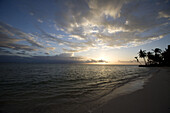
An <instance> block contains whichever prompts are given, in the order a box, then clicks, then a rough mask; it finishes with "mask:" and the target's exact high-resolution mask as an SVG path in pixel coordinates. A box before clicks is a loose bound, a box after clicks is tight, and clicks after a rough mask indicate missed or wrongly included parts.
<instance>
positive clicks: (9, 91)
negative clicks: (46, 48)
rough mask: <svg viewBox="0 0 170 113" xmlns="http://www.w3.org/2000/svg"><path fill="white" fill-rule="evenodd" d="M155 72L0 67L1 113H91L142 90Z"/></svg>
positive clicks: (85, 66) (112, 68)
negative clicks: (117, 98)
mask: <svg viewBox="0 0 170 113" xmlns="http://www.w3.org/2000/svg"><path fill="white" fill-rule="evenodd" d="M151 71H153V70H150V69H149V68H146V67H138V66H127V65H88V64H0V113H1V112H2V113H91V112H92V111H93V110H94V109H96V108H98V107H100V106H101V105H103V104H104V103H106V102H107V101H109V100H110V99H112V98H113V97H114V96H116V95H121V93H125V92H128V91H130V90H133V88H135V90H136V89H139V88H140V87H141V85H143V82H141V81H144V79H146V78H147V77H149V75H150V73H151ZM135 81H138V82H135ZM139 81H140V82H139ZM140 83H142V84H140ZM126 84H131V85H129V87H124V86H125V85H126ZM121 87H124V89H123V88H122V89H121V91H120V90H119V92H116V91H118V89H119V88H121Z"/></svg>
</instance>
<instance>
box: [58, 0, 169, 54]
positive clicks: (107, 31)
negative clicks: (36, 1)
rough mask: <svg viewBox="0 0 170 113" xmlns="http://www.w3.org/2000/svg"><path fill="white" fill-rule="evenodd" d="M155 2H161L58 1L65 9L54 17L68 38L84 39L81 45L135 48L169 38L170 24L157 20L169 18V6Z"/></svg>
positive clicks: (163, 20) (118, 0) (157, 0)
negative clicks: (163, 37)
mask: <svg viewBox="0 0 170 113" xmlns="http://www.w3.org/2000/svg"><path fill="white" fill-rule="evenodd" d="M157 2H160V1H159V0H155V1H150V0H145V1H134V0H90V1H86V0H80V1H77V2H75V1H72V0H69V1H65V2H61V1H60V3H61V4H60V5H61V7H63V8H64V7H67V8H66V9H64V10H62V11H61V12H60V13H57V15H56V16H57V17H56V21H55V22H56V26H57V27H58V28H61V29H63V30H64V31H65V32H66V33H68V34H70V36H71V37H73V38H76V39H83V40H82V41H81V40H80V41H81V43H82V44H84V42H83V41H89V40H90V41H92V43H91V44H92V45H94V46H98V45H97V43H98V42H97V40H98V39H99V40H100V43H103V44H102V45H105V46H109V47H129V46H138V45H141V44H144V43H145V42H151V40H152V39H153V37H155V38H156V37H158V38H157V39H159V37H160V36H162V35H165V34H166V35H167V34H169V32H168V31H170V27H169V20H168V19H162V18H157V17H158V16H160V17H164V18H169V9H168V7H169V6H168V4H169V3H166V4H165V3H163V2H161V3H160V4H159V6H158V5H157ZM160 10H162V11H163V12H164V13H163V12H160ZM165 11H166V13H165ZM165 28H166V29H165ZM155 31H156V32H155ZM155 33H156V34H157V35H156V36H155ZM82 48H83V47H82ZM80 50H81V49H80ZM82 50H84V49H82ZM70 51H72V52H79V50H77V49H76V50H70Z"/></svg>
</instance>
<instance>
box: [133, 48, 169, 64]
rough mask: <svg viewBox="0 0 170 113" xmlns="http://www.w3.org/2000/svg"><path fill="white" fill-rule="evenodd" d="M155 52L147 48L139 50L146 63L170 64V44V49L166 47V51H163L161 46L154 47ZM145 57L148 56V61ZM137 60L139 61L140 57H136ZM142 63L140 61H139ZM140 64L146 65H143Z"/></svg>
mask: <svg viewBox="0 0 170 113" xmlns="http://www.w3.org/2000/svg"><path fill="white" fill-rule="evenodd" d="M152 51H153V52H154V54H153V52H150V51H149V52H147V53H146V51H145V50H142V49H140V51H139V52H138V54H139V57H140V58H143V59H144V62H145V65H147V67H148V66H170V45H168V49H166V48H165V51H162V50H161V49H159V48H155V49H152ZM145 57H147V62H146V59H145ZM135 59H136V60H137V62H139V60H138V57H135ZM139 63H140V62H139ZM140 66H144V65H141V63H140Z"/></svg>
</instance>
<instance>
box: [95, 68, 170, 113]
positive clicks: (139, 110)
mask: <svg viewBox="0 0 170 113" xmlns="http://www.w3.org/2000/svg"><path fill="white" fill-rule="evenodd" d="M169 86H170V68H169V67H162V68H159V71H158V72H157V73H154V75H153V76H152V77H151V78H150V79H149V81H148V83H146V85H145V86H144V88H143V89H140V90H138V91H136V92H133V93H131V94H127V95H123V96H119V97H117V98H114V99H112V100H111V101H109V102H108V103H106V104H105V105H103V106H102V107H100V108H98V109H97V110H95V111H94V112H93V113H170V87H169Z"/></svg>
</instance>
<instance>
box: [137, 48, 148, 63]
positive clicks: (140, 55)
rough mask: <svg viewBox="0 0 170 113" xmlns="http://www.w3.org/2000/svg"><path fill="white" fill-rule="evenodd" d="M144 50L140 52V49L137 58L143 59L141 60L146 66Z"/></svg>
mask: <svg viewBox="0 0 170 113" xmlns="http://www.w3.org/2000/svg"><path fill="white" fill-rule="evenodd" d="M145 51H146V50H142V49H140V51H139V53H138V54H139V57H140V58H143V60H144V62H145V65H146V64H147V63H146V59H145V57H146V52H145Z"/></svg>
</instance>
